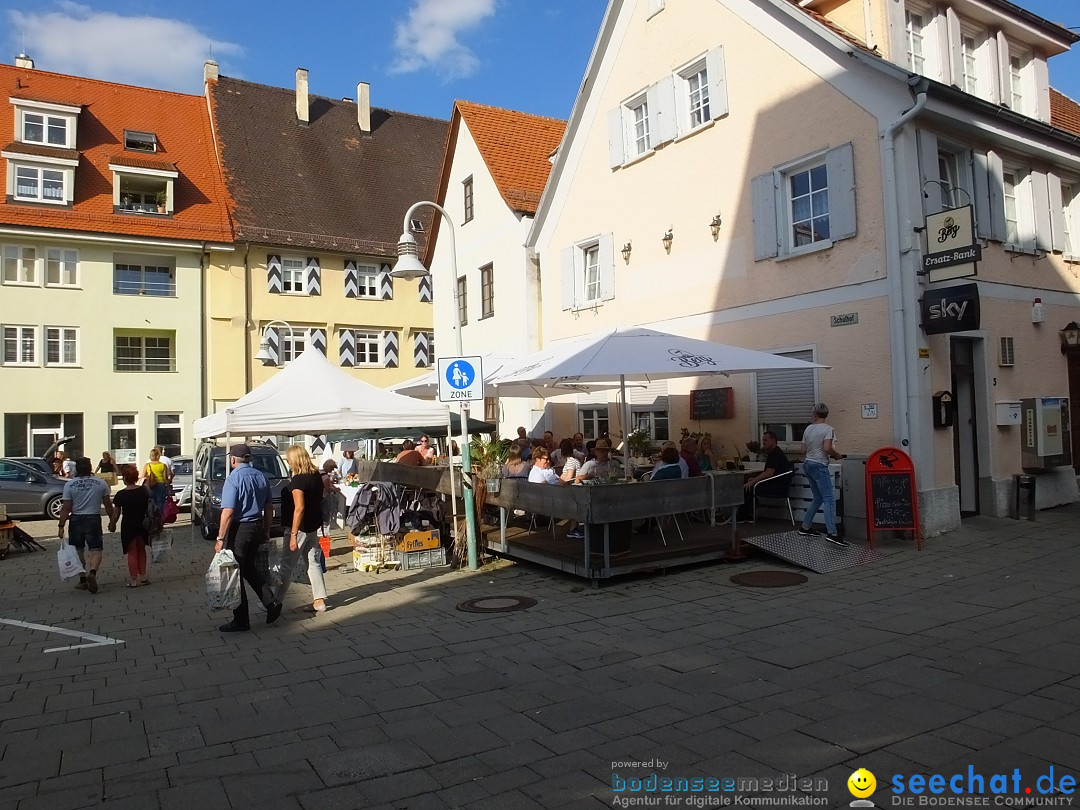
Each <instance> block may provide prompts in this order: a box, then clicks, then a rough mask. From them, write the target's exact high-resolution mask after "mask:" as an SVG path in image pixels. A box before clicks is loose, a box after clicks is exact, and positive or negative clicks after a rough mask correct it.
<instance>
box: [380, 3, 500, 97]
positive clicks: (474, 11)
mask: <svg viewBox="0 0 1080 810" xmlns="http://www.w3.org/2000/svg"><path fill="white" fill-rule="evenodd" d="M495 4H496V0H415V2H414V4H413V7H412V8H411V9H409V14H408V16H407V17H406V18H405V20H403V21H402V22H399V23H398V24H397V27H396V30H395V36H394V48H395V50H396V51H397V57H396V59H395V60H394V63H393V64H392V65H391V66H390V70H391V72H392V73H413V72H415V71H417V70H421V69H422V68H425V67H432V68H435V69H436V70H438V71H439V72H440V73H442V74H443V75H444V76H446V77H447V78H459V77H463V76H470V75H472V74H473V73H475V72H476V69H477V68H478V67H479V66H480V60H479V59H478V58H477V56H476V54H475V53H473V52H472V51H471V50H470V49H469V48H468V47H466V46H465V45H463V44H462V43H461V42H460V40H459V39H458V36H459V35H460V34H462V33H464V32H466V31H469V30H472V29H474V28H476V27H478V26H479V25H480V23H482V22H483V21H484V20H485V19H487V18H488V17H490V16H492V15H493V14H494V13H495Z"/></svg>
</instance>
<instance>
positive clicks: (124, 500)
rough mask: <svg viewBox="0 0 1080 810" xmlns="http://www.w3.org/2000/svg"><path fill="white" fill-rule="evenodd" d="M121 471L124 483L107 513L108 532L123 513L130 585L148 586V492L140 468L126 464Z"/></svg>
mask: <svg viewBox="0 0 1080 810" xmlns="http://www.w3.org/2000/svg"><path fill="white" fill-rule="evenodd" d="M121 473H122V474H123V476H124V483H125V484H126V486H125V487H124V488H123V489H122V490H120V491H119V492H117V493H116V494H115V495H114V496H113V500H112V502H113V510H112V514H110V515H109V531H110V532H114V531H116V522H117V521H118V520H120V517H121V515H123V518H124V520H123V523H121V524H120V544H121V545H122V546H123V549H124V553H125V554H126V555H127V563H128V581H127V586H128V587H129V588H135V587H137V586H139V585H149V584H150V580H149V579H147V578H146V547H147V546H148V545H150V536H149V534H148V532H147V531H146V525H145V524H146V510H147V505H148V504H149V502H150V493H149V492H147V491H146V487H143V486H139V468H138V467H136V466H135V465H133V464H125V465H124V466H123V467H122V469H121Z"/></svg>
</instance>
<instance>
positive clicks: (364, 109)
mask: <svg viewBox="0 0 1080 810" xmlns="http://www.w3.org/2000/svg"><path fill="white" fill-rule="evenodd" d="M356 123H358V124H359V125H360V134H362V135H370V134H371V85H369V84H368V83H367V82H358V83H357V85H356Z"/></svg>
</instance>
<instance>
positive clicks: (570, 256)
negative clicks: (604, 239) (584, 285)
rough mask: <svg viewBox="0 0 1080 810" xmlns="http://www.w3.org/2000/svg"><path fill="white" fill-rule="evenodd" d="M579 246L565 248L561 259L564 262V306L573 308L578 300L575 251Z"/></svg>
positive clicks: (565, 308) (564, 307)
mask: <svg viewBox="0 0 1080 810" xmlns="http://www.w3.org/2000/svg"><path fill="white" fill-rule="evenodd" d="M576 250H577V248H572V247H568V248H563V250H562V253H561V254H560V255H559V259H560V261H561V262H562V268H561V270H562V274H561V278H562V308H563V310H564V311H565V310H568V309H573V308H574V304H575V303H576V300H577V295H575V293H576V291H577V274H576V273H575V272H574V252H575V251H576Z"/></svg>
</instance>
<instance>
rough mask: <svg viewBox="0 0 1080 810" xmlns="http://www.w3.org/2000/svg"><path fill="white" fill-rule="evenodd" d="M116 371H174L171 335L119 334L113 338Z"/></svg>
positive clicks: (157, 333) (174, 362)
mask: <svg viewBox="0 0 1080 810" xmlns="http://www.w3.org/2000/svg"><path fill="white" fill-rule="evenodd" d="M113 340H114V348H115V355H114V357H115V361H114V364H113V368H114V370H116V371H138V372H144V371H145V372H164V371H176V358H175V354H174V353H173V348H174V344H175V341H174V336H173V334H172V333H163V332H155V333H153V334H146V333H143V334H138V333H131V332H126V333H121V332H117V333H115V334H114V336H113Z"/></svg>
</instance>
